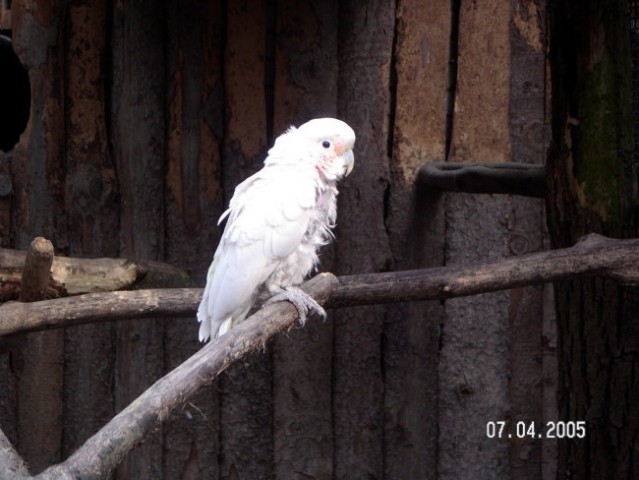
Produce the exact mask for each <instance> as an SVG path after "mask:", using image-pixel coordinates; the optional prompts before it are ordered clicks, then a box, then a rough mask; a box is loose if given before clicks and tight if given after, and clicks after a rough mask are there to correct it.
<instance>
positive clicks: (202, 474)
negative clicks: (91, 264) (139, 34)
mask: <svg viewBox="0 0 639 480" xmlns="http://www.w3.org/2000/svg"><path fill="white" fill-rule="evenodd" d="M223 3H224V2H221V1H215V2H209V1H194V2H189V4H188V6H187V5H185V4H182V3H177V2H169V3H167V4H166V6H165V8H166V17H167V30H168V31H170V32H172V34H171V35H168V36H167V40H166V42H167V60H166V61H167V91H166V95H167V111H168V118H167V158H166V162H167V172H166V177H165V181H166V189H167V190H166V195H165V199H164V201H165V208H166V213H165V215H166V217H165V221H166V236H165V239H166V243H165V258H166V260H167V261H168V262H171V263H172V264H174V265H179V266H180V267H182V268H184V269H186V270H187V271H188V273H189V274H190V275H191V278H192V279H190V280H188V282H189V283H188V285H193V286H196V285H200V286H201V285H203V284H204V280H203V279H204V276H205V275H206V270H207V268H208V265H209V263H210V262H211V258H212V256H213V250H214V248H215V245H216V244H217V242H218V239H219V236H220V233H221V229H220V228H219V227H217V225H216V222H217V217H218V216H219V214H220V213H221V212H222V210H223V205H222V199H223V191H222V178H221V177H222V174H221V172H222V158H221V144H222V141H223V130H224V128H223V123H224V122H223V116H222V115H221V113H222V112H223V85H222V84H223V78H222V63H223V62H222V55H223V41H224V18H223ZM173 286H174V287H184V286H187V284H186V283H184V282H183V281H182V282H179V281H176V282H175V283H174V284H173ZM197 300H199V298H197ZM197 329H198V324H197V322H196V321H195V315H194V314H191V315H190V318H186V319H184V320H181V321H180V320H176V319H170V320H169V321H167V322H166V325H165V330H164V363H165V369H167V370H170V369H173V368H174V367H176V366H178V365H179V364H180V363H182V362H183V361H184V360H185V359H186V358H188V357H189V356H190V355H191V354H192V353H193V352H195V351H197V350H198V349H199V348H201V346H202V344H201V343H200V342H199V341H198V339H197ZM219 428H220V426H219V406H218V395H217V391H216V389H215V387H213V388H204V389H202V390H201V391H200V392H199V393H198V394H197V395H195V396H194V397H193V398H191V399H190V401H189V402H188V403H186V404H184V405H183V406H181V408H178V409H176V410H174V411H173V412H172V413H171V415H170V416H169V418H168V419H167V422H166V423H165V424H164V426H163V465H162V471H163V475H164V478H165V479H167V480H168V479H180V480H189V479H196V478H207V479H208V478H211V479H215V478H220V476H219V467H218V452H219V450H220V445H219V440H218V435H217V432H218V431H219Z"/></svg>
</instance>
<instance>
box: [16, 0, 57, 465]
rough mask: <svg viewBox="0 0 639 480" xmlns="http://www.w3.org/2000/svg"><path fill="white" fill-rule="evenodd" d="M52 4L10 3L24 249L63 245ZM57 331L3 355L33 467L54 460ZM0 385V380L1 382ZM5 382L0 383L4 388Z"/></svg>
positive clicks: (19, 240) (21, 445)
mask: <svg viewBox="0 0 639 480" xmlns="http://www.w3.org/2000/svg"><path fill="white" fill-rule="evenodd" d="M62 11H63V7H62V6H61V5H58V4H46V5H42V8H38V9H30V8H29V6H28V5H25V4H24V3H19V4H16V5H14V6H13V9H12V23H13V25H14V26H15V27H16V35H15V36H14V39H13V40H14V48H15V50H16V53H18V55H19V56H20V58H21V60H22V62H23V64H24V65H25V66H26V67H27V69H28V71H29V78H30V82H31V98H32V103H31V113H30V122H29V124H28V125H27V129H26V131H25V132H24V133H23V135H22V136H21V139H20V142H19V143H18V145H17V146H16V147H15V150H14V153H13V161H12V172H11V174H12V180H13V188H14V192H15V198H14V201H13V202H12V208H13V213H12V225H13V229H14V230H13V244H12V246H13V247H15V248H26V246H27V245H28V244H29V243H30V242H31V240H33V238H35V237H36V236H44V237H46V238H48V239H49V240H51V242H52V243H53V244H54V245H56V246H58V248H62V249H63V250H64V248H65V247H66V245H67V244H68V243H67V238H68V237H67V230H66V222H65V218H64V215H63V213H62V212H63V211H64V202H63V199H64V172H65V168H64V150H63V149H64V90H63V87H64V82H63V76H62V75H61V72H62V66H63V65H64V51H63V48H62V45H63V36H64V29H63V23H62V21H61V18H62ZM63 348H64V334H63V332H62V331H57V332H48V333H36V334H33V335H30V336H28V337H27V338H26V339H25V340H24V342H23V343H22V345H21V347H20V349H19V350H18V351H15V350H14V351H12V352H10V354H9V355H10V356H11V366H12V370H13V373H14V374H15V375H16V378H17V380H18V383H17V391H16V397H15V402H16V404H15V410H13V415H12V419H11V420H9V422H15V421H17V425H18V428H17V437H18V438H17V446H18V450H19V452H20V453H21V454H22V455H23V456H24V458H25V460H26V461H27V463H28V464H29V465H30V468H31V470H32V471H33V472H37V471H40V470H42V469H43V468H44V467H46V466H47V465H49V464H51V463H53V462H56V461H58V460H59V459H60V453H61V440H62V415H63V404H62V394H61V392H62V386H63V368H62V359H63ZM3 383H4V382H3ZM11 383H12V381H11V380H8V381H7V382H6V385H8V386H9V388H8V389H9V390H10V389H11V387H10V385H11Z"/></svg>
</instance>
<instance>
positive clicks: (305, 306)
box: [264, 286, 326, 326]
mask: <svg viewBox="0 0 639 480" xmlns="http://www.w3.org/2000/svg"><path fill="white" fill-rule="evenodd" d="M275 302H291V303H292V304H293V305H294V306H295V308H296V309H297V313H298V314H299V322H300V325H301V326H304V324H305V323H306V315H307V314H308V312H309V311H311V312H315V313H316V314H317V315H319V316H320V317H322V318H326V310H324V308H322V306H321V305H320V304H319V303H317V302H316V301H315V299H314V298H313V297H311V296H310V295H309V294H308V293H306V292H305V291H304V290H302V289H301V288H299V287H293V286H289V287H283V288H281V289H279V290H278V291H277V292H276V293H275V295H273V296H272V297H271V298H269V299H268V300H267V301H266V302H265V303H264V305H268V304H269V303H275Z"/></svg>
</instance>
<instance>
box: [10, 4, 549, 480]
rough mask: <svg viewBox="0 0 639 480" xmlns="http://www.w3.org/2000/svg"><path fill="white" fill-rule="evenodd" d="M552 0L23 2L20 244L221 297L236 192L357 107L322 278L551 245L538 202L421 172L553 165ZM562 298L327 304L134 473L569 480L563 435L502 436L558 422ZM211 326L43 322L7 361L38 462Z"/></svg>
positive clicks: (211, 393)
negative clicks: (287, 140) (279, 146)
mask: <svg viewBox="0 0 639 480" xmlns="http://www.w3.org/2000/svg"><path fill="white" fill-rule="evenodd" d="M545 3H546V2H545V0H486V1H482V2H467V1H461V2H460V1H459V0H452V1H451V2H419V1H416V0H396V1H393V0H371V1H369V2H358V1H355V0H327V1H322V2H320V1H317V0H302V1H293V0H279V1H277V2H275V1H260V0H238V1H228V2H224V1H204V0H192V1H190V2H175V1H174V2H169V1H167V2H157V1H154V0H139V1H135V2H126V1H121V0H116V1H106V0H92V1H90V2H87V1H79V0H71V1H67V2H56V1H44V0H36V1H31V2H29V1H26V0H14V2H13V3H12V12H11V27H12V31H11V34H12V37H13V41H14V48H15V50H16V52H17V53H18V55H19V56H20V58H21V59H22V61H23V63H24V64H25V65H26V66H27V68H28V70H29V75H30V80H31V89H32V108H31V117H30V121H29V124H28V126H27V130H26V131H25V133H24V134H23V135H22V138H21V140H20V142H19V144H18V145H17V146H16V148H15V150H14V151H13V152H12V153H10V154H6V155H2V154H0V161H1V164H2V165H3V166H2V167H1V168H2V169H3V170H2V171H5V170H6V171H8V172H9V174H10V176H11V179H12V183H13V195H12V196H11V197H10V198H9V200H7V199H2V201H1V202H0V209H2V210H4V211H3V212H0V214H1V215H0V218H10V222H11V223H10V228H9V231H10V236H8V237H6V238H3V241H4V243H5V245H3V246H11V247H14V248H25V247H26V246H27V245H28V243H29V242H30V241H31V239H32V238H33V237H35V236H38V235H43V236H46V237H48V238H50V239H51V240H52V241H53V243H54V245H55V247H56V249H57V251H58V253H59V254H66V255H73V256H88V257H97V256H123V257H134V258H138V259H144V260H161V261H165V262H169V263H171V264H174V265H176V266H179V267H181V268H184V269H186V270H187V271H188V272H189V273H190V274H191V276H192V278H193V280H194V284H196V285H202V284H203V279H204V274H205V272H206V269H207V267H208V264H209V262H210V260H211V257H212V252H213V249H214V247H215V245H216V243H217V240H218V238H219V236H220V230H219V229H218V228H217V227H216V221H217V217H218V216H219V215H220V213H221V212H222V211H223V209H224V208H225V205H226V204H227V203H228V200H229V198H230V196H231V195H232V193H233V188H234V187H235V185H236V184H237V183H239V182H240V181H241V180H242V179H244V178H245V177H246V176H248V175H250V174H251V173H253V172H255V171H256V170H257V169H259V167H260V165H261V162H262V160H263V158H264V155H265V152H266V150H267V149H268V146H269V145H270V144H271V142H272V141H273V139H274V137H276V136H277V135H278V134H279V133H281V132H282V131H283V130H284V129H285V128H286V127H287V126H288V125H291V124H299V123H301V122H304V121H306V120H308V119H310V118H312V117H320V116H337V117H339V118H342V119H343V120H345V121H347V122H348V123H350V125H351V126H352V127H353V128H354V129H355V131H356V133H357V136H358V140H357V144H356V152H355V157H356V166H355V170H354V171H353V174H352V175H351V176H350V177H349V178H348V179H347V180H346V181H345V182H344V184H343V185H342V187H341V194H340V197H339V221H338V227H337V230H336V236H337V240H336V242H335V245H333V246H331V247H330V248H327V249H325V250H324V252H323V254H322V268H323V269H326V270H331V271H334V272H336V273H337V274H349V273H365V272H380V271H387V270H397V269H407V268H417V267H428V266H439V265H442V264H455V263H466V262H470V261H481V260H488V259H494V258H500V257H503V256H510V255H518V254H522V253H526V252H533V251H538V250H541V249H543V248H545V247H546V245H545V244H544V238H545V234H544V232H545V229H544V221H543V216H544V212H543V205H542V202H541V200H537V199H527V198H522V197H511V196H504V195H484V196H481V195H471V194H459V193H451V194H436V193H433V192H429V191H424V190H423V189H421V188H420V189H418V188H415V182H414V179H415V175H416V172H417V170H418V168H419V167H420V166H421V165H423V164H424V163H427V162H435V161H445V160H449V161H456V162H466V163H476V162H482V163H492V162H504V161H516V162H522V163H543V160H544V155H545V148H546V145H547V133H546V125H547V118H546V117H547V114H546V101H547V97H548V92H547V86H546V85H547V82H546V76H547V72H546V64H545V52H546V32H545V15H546V13H545ZM455 51H458V58H456V59H453V61H452V62H451V57H450V55H451V52H453V53H455ZM452 66H455V68H454V69H453V68H452ZM0 68H1V66H0ZM455 71H456V77H455V75H454V72H455ZM0 114H1V112H0ZM447 119H449V120H450V119H452V123H450V121H448V122H447ZM447 150H449V152H448V153H447ZM549 298H550V296H549V293H548V292H544V290H543V289H542V288H541V287H538V288H521V289H516V290H512V291H507V292H501V293H494V294H486V295H479V296H477V297H473V298H466V299H457V300H454V301H447V302H443V303H439V302H424V303H419V304H410V305H409V304H400V305H393V306H379V307H377V306H375V307H358V308H348V309H342V310H340V311H333V312H330V314H329V320H328V321H326V322H324V323H322V322H319V321H310V322H309V323H308V324H307V326H306V327H305V328H304V329H296V330H293V331H291V332H289V333H288V334H286V335H282V336H280V337H278V338H276V339H275V340H274V341H273V342H272V344H271V345H270V346H269V348H268V349H267V350H266V351H265V352H262V353H259V354H255V355H252V356H250V357H249V358H246V359H245V360H244V361H243V362H240V363H238V364H236V365H234V366H233V367H232V368H230V369H229V370H228V371H227V372H226V373H225V374H224V375H223V376H222V377H221V378H220V379H219V380H218V381H217V382H216V383H215V384H214V385H213V386H211V387H210V388H207V389H205V390H204V391H202V392H200V394H199V395H198V396H197V397H196V398H194V399H191V400H190V401H189V402H187V403H186V404H185V405H184V407H183V408H182V409H181V410H179V411H176V412H175V413H174V414H173V415H172V416H171V418H170V419H169V421H168V422H167V423H166V424H165V425H164V426H163V428H162V429H161V431H158V432H156V433H155V434H154V435H152V436H151V437H150V438H148V439H147V440H146V441H145V443H144V444H143V445H140V446H139V447H138V448H136V449H135V451H133V452H132V453H131V455H130V456H129V457H128V459H127V460H126V461H125V462H124V463H123V464H122V465H121V466H120V468H119V469H118V471H117V472H115V474H114V478H116V479H143V478H145V479H146V478H153V479H159V480H161V479H165V480H173V479H222V478H229V479H235V478H240V479H308V478H315V479H330V478H335V479H363V478H369V479H372V478H377V479H382V478H385V479H457V478H500V479H501V478H518V479H538V478H554V473H553V472H554V465H555V460H554V456H555V448H554V446H553V445H552V444H550V443H547V442H544V443H542V442H541V441H504V440H502V441H499V440H496V439H488V438H486V433H485V432H486V422H487V421H498V420H525V421H527V422H532V421H536V422H538V423H540V422H541V421H542V419H556V418H553V417H552V415H553V414H554V411H555V407H554V394H553V392H554V387H553V382H554V378H555V375H556V374H555V371H556V369H555V367H554V363H553V362H554V342H555V340H554V335H555V334H554V329H553V323H552V321H550V320H549V318H550V315H551V312H552V309H549V307H548V305H549V304H550V302H549ZM544 319H545V320H546V321H545V322H544ZM196 330H197V325H196V322H195V320H194V319H192V320H184V319H175V320H161V319H158V320H149V321H136V322H127V321H122V322H118V323H115V324H104V325H91V326H82V327H74V328H68V329H66V330H64V331H53V332H47V333H35V334H30V335H28V336H25V337H24V338H22V339H20V341H19V342H18V343H17V344H15V345H11V346H10V347H7V348H6V349H5V351H3V353H2V355H1V356H0V385H1V389H0V424H1V426H2V428H3V430H4V431H5V432H6V433H7V435H8V436H9V437H10V439H11V440H12V441H13V442H14V443H15V444H16V445H17V447H18V449H19V451H20V452H21V453H22V454H23V455H25V457H26V459H27V460H28V461H29V462H30V464H31V465H32V467H33V470H34V471H38V470H41V469H42V468H44V467H45V466H46V465H48V464H50V463H52V462H56V461H58V460H59V459H61V458H64V457H66V456H67V455H68V454H69V453H70V452H72V451H73V450H74V449H75V448H76V447H77V446H78V445H79V444H81V443H82V442H83V441H84V439H86V438H87V437H88V436H89V435H91V433H92V432H94V431H95V430H96V429H97V428H98V427H99V426H100V425H101V424H103V423H104V422H105V421H106V420H108V419H109V418H110V417H111V416H112V415H113V414H114V413H115V412H117V411H119V410H120V409H121V408H122V407H123V406H125V405H126V404H128V403H129V402H130V401H131V400H132V399H133V398H135V396H136V395H138V394H139V393H140V392H141V391H143V390H144V389H145V388H146V387H147V386H149V385H150V384H151V383H152V382H153V381H154V380H155V379H157V378H158V377H159V376H161V375H162V374H163V372H166V371H168V370H170V369H171V368H173V367H174V366H176V365H177V364H179V363H180V362H181V361H183V360H184V359H185V358H187V357H188V356H189V355H190V354H192V353H193V352H194V351H195V350H196V349H198V348H199V344H198V342H197V341H196Z"/></svg>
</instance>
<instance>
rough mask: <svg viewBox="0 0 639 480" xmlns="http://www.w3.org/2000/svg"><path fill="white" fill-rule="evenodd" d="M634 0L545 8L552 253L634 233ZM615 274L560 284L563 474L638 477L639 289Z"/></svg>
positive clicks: (565, 2)
mask: <svg viewBox="0 0 639 480" xmlns="http://www.w3.org/2000/svg"><path fill="white" fill-rule="evenodd" d="M628 8H629V6H628V2H627V1H625V0H614V1H608V0H605V1H604V0H592V1H589V2H581V1H577V0H561V1H556V2H551V3H550V20H551V21H550V35H551V42H550V61H551V68H552V79H553V84H552V90H553V101H552V116H553V121H552V138H553V149H552V150H551V152H550V154H549V157H548V163H547V168H548V196H547V208H548V220H549V226H550V233H551V238H552V243H553V246H555V247H561V246H565V245H567V244H569V243H571V242H573V241H574V240H575V239H576V238H577V237H579V236H580V235H583V234H584V233H586V232H600V233H604V234H606V235H610V236H613V237H629V236H633V235H636V226H637V225H636V223H635V219H634V217H633V213H634V212H633V209H634V205H635V202H636V177H635V172H634V170H633V166H632V117H631V113H632V110H631V108H632V96H631V77H630V73H631V68H630V54H629V46H630V44H629V28H628V17H627V14H628ZM632 283H633V284H632V285H623V284H618V283H617V282H614V281H611V280H609V279H602V278H583V279H578V280H572V281H568V282H558V283H556V284H555V287H556V305H557V320H558V325H559V365H560V382H559V385H560V391H559V405H560V412H559V413H560V418H561V419H562V420H585V421H587V430H588V433H587V437H586V438H585V439H566V440H564V441H562V442H560V444H559V472H558V478H579V479H584V480H588V479H599V478H615V479H620V480H621V479H631V478H635V477H636V474H637V471H639V455H638V453H637V452H639V409H637V406H636V400H637V398H639V375H638V374H637V372H638V371H639V356H638V355H637V352H638V349H639V329H638V327H637V325H638V324H637V315H636V312H637V311H639V310H638V308H637V307H638V304H639V290H638V288H637V284H636V282H632Z"/></svg>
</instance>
